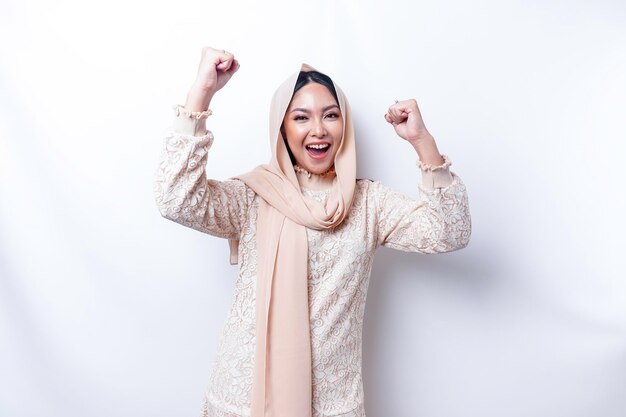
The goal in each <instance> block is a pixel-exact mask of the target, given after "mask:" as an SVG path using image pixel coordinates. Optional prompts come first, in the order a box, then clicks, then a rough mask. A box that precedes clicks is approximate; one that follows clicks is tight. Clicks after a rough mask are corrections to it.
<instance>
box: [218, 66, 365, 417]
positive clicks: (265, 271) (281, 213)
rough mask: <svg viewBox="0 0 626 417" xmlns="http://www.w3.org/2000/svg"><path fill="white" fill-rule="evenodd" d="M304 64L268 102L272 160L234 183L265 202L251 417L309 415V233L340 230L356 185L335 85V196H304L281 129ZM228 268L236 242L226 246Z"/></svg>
mask: <svg viewBox="0 0 626 417" xmlns="http://www.w3.org/2000/svg"><path fill="white" fill-rule="evenodd" d="M300 71H315V68H313V67H312V66H310V65H307V64H305V63H302V65H301V67H300V69H299V70H298V71H296V72H294V73H293V74H292V75H291V76H290V77H289V78H287V79H286V80H285V81H284V82H283V83H282V84H281V85H280V86H279V87H278V89H277V90H276V92H275V93H274V96H273V97H272V104H271V109H270V145H271V149H272V159H271V161H270V163H269V164H263V165H259V166H258V167H256V168H255V169H254V170H252V171H250V172H248V173H245V174H242V175H238V176H235V177H233V178H237V179H240V180H242V181H244V182H245V183H246V184H247V185H248V186H249V187H251V188H252V189H253V190H254V191H255V192H256V193H257V194H259V195H260V196H261V197H262V199H261V201H260V205H259V210H258V218H257V231H256V239H257V251H258V253H257V254H258V263H257V286H256V352H255V368H254V379H253V384H252V398H251V403H252V405H251V407H252V417H310V416H311V415H312V369H311V334H310V321H309V298H308V243H307V234H306V228H311V229H315V230H324V229H330V228H333V227H336V226H338V225H339V224H340V223H341V222H342V221H343V220H344V219H345V218H346V216H347V215H348V212H349V210H350V207H351V205H352V200H353V196H354V187H355V184H356V152H355V140H354V130H353V127H352V115H351V112H350V106H349V104H348V100H347V99H346V97H345V95H344V94H343V91H342V90H341V89H340V88H339V86H337V84H334V86H335V90H336V92H337V97H338V99H339V103H338V104H339V108H340V110H341V114H342V116H343V120H344V130H343V136H342V140H341V143H340V145H339V148H338V151H337V154H336V156H335V171H336V177H335V179H334V182H333V185H332V189H331V191H330V195H329V198H328V200H327V202H326V204H321V203H319V202H317V201H315V200H312V199H310V198H308V197H306V196H304V195H303V194H302V192H301V190H300V185H299V183H298V179H297V177H296V173H295V171H294V168H293V165H292V163H291V160H290V158H289V154H288V152H287V147H286V145H285V142H284V140H283V136H282V134H281V132H280V126H281V124H282V122H283V118H284V116H285V113H286V111H287V108H288V107H289V103H290V102H291V98H292V96H293V91H294V87H295V85H296V81H297V79H298V75H299V73H300ZM229 244H230V250H231V260H230V261H231V264H236V263H237V261H238V259H237V258H238V256H237V248H238V244H239V242H238V241H237V240H230V241H229Z"/></svg>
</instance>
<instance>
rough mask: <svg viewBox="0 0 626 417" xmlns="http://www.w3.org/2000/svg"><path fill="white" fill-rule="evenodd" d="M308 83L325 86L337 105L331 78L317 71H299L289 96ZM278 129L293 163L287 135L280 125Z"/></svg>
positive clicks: (293, 159) (294, 162) (293, 158)
mask: <svg viewBox="0 0 626 417" xmlns="http://www.w3.org/2000/svg"><path fill="white" fill-rule="evenodd" d="M310 83H318V84H322V85H323V86H324V87H326V88H327V89H328V91H330V93H331V94H332V95H333V97H334V98H335V101H336V102H337V105H339V99H338V98H337V92H336V91H335V85H334V84H333V80H331V79H330V77H329V76H328V75H326V74H322V73H321V72H319V71H300V74H299V75H298V80H297V81H296V86H295V87H294V88H293V94H292V95H291V97H292V98H293V96H294V95H295V94H296V93H297V92H298V90H299V89H301V88H302V87H304V86H305V85H307V84H310ZM280 131H281V133H282V134H283V140H284V142H285V146H286V147H287V153H289V159H291V163H292V164H293V165H295V164H296V158H295V157H294V156H293V154H292V153H291V149H289V144H288V143H287V137H286V136H285V131H284V129H283V126H282V125H281V126H280Z"/></svg>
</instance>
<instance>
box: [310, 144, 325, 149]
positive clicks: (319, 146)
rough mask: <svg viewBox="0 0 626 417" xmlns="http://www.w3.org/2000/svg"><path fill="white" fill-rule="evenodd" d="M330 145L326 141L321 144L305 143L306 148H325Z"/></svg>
mask: <svg viewBox="0 0 626 417" xmlns="http://www.w3.org/2000/svg"><path fill="white" fill-rule="evenodd" d="M329 146H330V145H329V144H327V143H324V144H321V145H307V148H314V149H325V148H328V147H329Z"/></svg>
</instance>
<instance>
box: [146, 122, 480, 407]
mask: <svg viewBox="0 0 626 417" xmlns="http://www.w3.org/2000/svg"><path fill="white" fill-rule="evenodd" d="M212 143H213V135H212V133H211V132H210V131H209V132H207V134H206V135H203V136H198V137H195V136H188V135H185V134H181V133H176V132H170V133H169V134H168V135H167V137H166V140H165V144H164V149H163V153H162V158H161V161H160V163H159V165H158V169H157V172H156V174H155V181H154V192H155V200H156V203H157V206H158V207H159V211H160V212H161V214H162V215H163V216H164V217H165V218H167V219H170V220H172V221H175V222H177V223H180V224H182V225H184V226H187V227H190V228H193V229H195V230H198V231H201V232H204V233H208V234H210V235H213V236H218V237H222V238H238V239H239V265H238V268H239V270H238V275H237V280H236V283H235V294H234V297H233V302H232V304H231V307H230V312H229V315H228V318H227V320H226V322H225V324H224V328H223V331H222V334H221V336H220V340H219V344H218V349H217V355H216V358H215V360H214V362H213V367H212V371H211V375H210V377H209V382H208V386H207V389H206V393H205V396H204V398H203V405H202V410H201V416H202V417H243V416H249V415H250V398H251V389H252V376H253V369H254V351H255V344H256V340H255V339H256V333H255V331H256V328H255V325H256V323H255V320H256V316H255V301H256V294H255V290H256V258H257V248H256V239H255V235H256V218H257V211H258V206H259V201H260V197H259V196H257V195H256V194H255V193H254V192H253V191H252V190H251V189H250V188H249V187H247V186H246V185H245V183H243V182H241V181H240V180H226V181H217V180H212V179H207V178H206V175H205V170H204V169H205V166H206V162H207V153H208V150H209V148H210V146H211V144H212ZM445 169H448V168H447V167H445ZM451 174H452V178H453V181H452V183H451V184H450V185H448V186H445V187H442V188H435V189H432V190H430V189H425V188H424V187H423V186H421V185H420V186H418V188H419V192H420V196H421V198H420V199H419V200H415V199H413V198H410V197H408V196H405V195H403V194H400V193H397V192H395V191H393V190H392V189H390V188H389V187H387V186H385V185H383V184H382V183H381V182H379V181H371V180H364V179H362V180H357V184H356V189H355V197H354V202H353V206H352V208H351V209H350V213H349V215H348V216H347V217H346V219H345V220H344V222H342V224H341V225H339V226H338V227H336V228H334V229H331V230H324V231H318V230H313V229H307V238H308V245H309V271H310V272H309V277H308V289H309V310H310V315H311V316H310V318H311V321H310V325H311V343H312V352H313V357H312V366H313V387H312V388H313V404H312V407H313V417H328V416H335V417H365V410H364V398H363V382H362V375H361V357H362V351H361V341H362V329H363V317H364V313H365V299H366V295H367V288H368V284H369V277H370V273H371V268H372V262H373V259H374V253H375V251H376V249H377V247H379V246H386V247H390V248H393V249H399V250H403V251H410V252H419V253H425V254H430V253H439V252H449V251H453V250H457V249H460V248H463V247H465V246H466V245H467V244H468V241H469V238H470V233H471V222H470V213H469V206H468V198H467V193H466V189H465V186H464V185H463V182H462V181H461V179H460V178H459V177H458V176H456V175H455V174H454V173H451ZM302 192H303V193H304V194H305V195H306V196H308V197H309V198H312V199H315V200H317V201H320V202H323V201H325V199H326V198H328V191H325V190H311V189H306V188H302Z"/></svg>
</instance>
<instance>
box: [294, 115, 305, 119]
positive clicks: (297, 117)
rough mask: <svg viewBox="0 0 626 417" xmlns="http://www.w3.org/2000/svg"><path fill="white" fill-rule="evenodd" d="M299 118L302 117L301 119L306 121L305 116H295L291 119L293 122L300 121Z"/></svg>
mask: <svg viewBox="0 0 626 417" xmlns="http://www.w3.org/2000/svg"><path fill="white" fill-rule="evenodd" d="M300 117H302V118H303V119H306V117H305V116H296V117H294V118H293V120H302V119H300Z"/></svg>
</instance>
